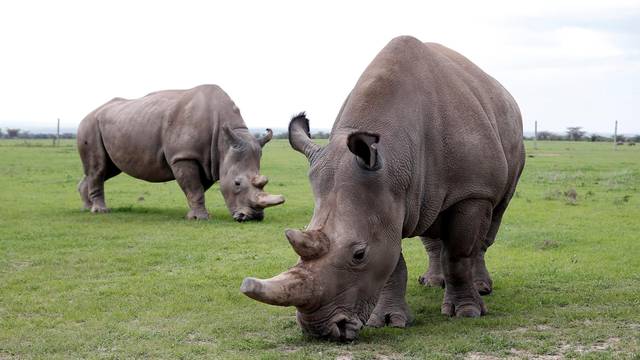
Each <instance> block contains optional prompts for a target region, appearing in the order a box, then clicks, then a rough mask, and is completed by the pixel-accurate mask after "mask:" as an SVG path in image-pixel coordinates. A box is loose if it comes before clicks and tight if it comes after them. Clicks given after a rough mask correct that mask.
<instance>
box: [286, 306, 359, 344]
mask: <svg viewBox="0 0 640 360" xmlns="http://www.w3.org/2000/svg"><path fill="white" fill-rule="evenodd" d="M298 323H299V324H300V327H301V328H302V330H303V332H304V333H305V334H307V335H308V336H311V337H313V338H317V339H327V340H332V341H338V342H349V341H353V340H355V339H356V338H357V337H358V332H359V331H360V330H361V329H362V327H363V323H362V321H360V319H358V318H357V317H352V316H347V315H345V314H338V315H336V316H334V317H333V318H332V319H331V320H329V321H327V322H310V321H307V320H306V319H305V318H304V316H301V314H300V313H298Z"/></svg>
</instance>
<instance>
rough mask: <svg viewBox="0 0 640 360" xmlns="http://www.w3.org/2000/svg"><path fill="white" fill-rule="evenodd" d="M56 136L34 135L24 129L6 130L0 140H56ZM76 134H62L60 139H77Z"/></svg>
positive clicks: (0, 133) (1, 132) (0, 130)
mask: <svg viewBox="0 0 640 360" xmlns="http://www.w3.org/2000/svg"><path fill="white" fill-rule="evenodd" d="M55 138H56V134H47V133H32V132H29V131H25V130H22V129H12V128H7V129H6V130H3V129H0V139H55ZM75 138H76V134H74V133H63V134H60V139H75Z"/></svg>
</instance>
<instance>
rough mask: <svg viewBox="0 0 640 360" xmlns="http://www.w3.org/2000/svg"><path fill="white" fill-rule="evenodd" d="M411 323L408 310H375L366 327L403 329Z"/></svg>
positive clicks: (403, 308) (400, 307) (401, 308)
mask: <svg viewBox="0 0 640 360" xmlns="http://www.w3.org/2000/svg"><path fill="white" fill-rule="evenodd" d="M412 321H413V317H412V316H411V312H410V311H409V308H408V307H407V306H406V305H404V306H399V307H398V308H397V309H375V310H374V311H373V313H372V314H371V316H370V317H369V320H368V321H367V326H370V327H376V328H378V327H383V326H390V327H397V328H405V327H407V326H409V325H410V324H411V322H412Z"/></svg>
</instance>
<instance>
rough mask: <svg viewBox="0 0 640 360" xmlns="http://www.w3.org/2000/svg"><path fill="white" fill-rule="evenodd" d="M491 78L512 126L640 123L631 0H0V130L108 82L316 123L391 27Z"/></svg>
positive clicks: (86, 104)
mask: <svg viewBox="0 0 640 360" xmlns="http://www.w3.org/2000/svg"><path fill="white" fill-rule="evenodd" d="M403 34H408V35H413V36H416V37H418V38H419V39H421V40H423V41H433V42H439V43H442V44H444V45H446V46H448V47H450V48H452V49H454V50H457V51H459V52H460V53H462V54H463V55H465V56H467V57H469V58H470V59H471V60H472V61H474V62H475V63H476V64H477V65H479V66H480V67H481V68H483V69H484V70H485V71H486V72H488V73H489V74H491V75H492V76H494V77H495V78H496V79H498V80H499V81H500V82H501V83H502V84H503V85H504V86H505V87H506V88H507V89H508V90H509V91H510V92H511V93H512V94H513V95H514V97H515V98H516V100H517V101H518V103H519V105H520V108H521V111H522V114H523V119H524V128H525V131H531V130H533V123H534V121H535V120H537V121H538V122H539V128H540V129H545V130H552V131H557V132H561V131H563V130H564V129H565V128H566V127H568V126H582V127H584V128H585V129H586V130H588V131H590V132H611V131H612V129H613V123H614V121H615V120H618V122H619V129H620V132H622V133H640V112H639V111H638V110H639V109H638V107H639V105H638V103H639V102H640V101H638V99H640V92H639V90H638V83H639V82H640V1H620V0H612V1H591V0H582V1H578V0H565V1H535V2H533V1H532V2H521V1H517V2H516V1H482V2H477V1H468V2H447V3H441V2H425V1H394V2H377V1H352V2H332V1H323V2H317V3H303V2H295V1H279V2H264V1H262V2H258V1H234V2H210V1H179V2H178V1H176V2H166V1H135V2H132V1H119V0H116V1H109V2H93V1H56V2H51V1H29V0H26V1H15V2H3V3H2V4H0V49H1V53H0V54H1V56H0V99H2V100H1V102H0V128H5V127H8V126H11V127H21V128H39V129H41V128H46V127H53V126H54V125H55V119H56V118H60V119H61V121H62V126H63V127H64V128H67V129H73V128H75V127H76V126H77V124H78V123H79V122H80V120H81V119H82V118H83V117H84V116H85V115H86V114H87V113H89V112H90V111H91V110H93V109H94V108H96V107H98V106H99V105H101V104H102V103H104V102H106V101H107V100H109V99H111V98H112V97H115V96H122V97H129V98H134V97H139V96H143V95H145V94H146V93H149V92H151V91H156V90H161V89H171V88H188V87H192V86H195V85H198V84H202V83H215V84H218V85H220V86H222V88H223V89H225V90H226V91H227V92H228V93H229V95H230V96H231V97H232V98H233V99H234V100H235V102H236V103H237V104H238V106H239V107H240V109H241V111H242V114H243V116H244V118H245V121H246V122H247V124H248V125H249V126H250V127H254V128H259V127H267V126H269V127H286V125H287V123H288V120H289V117H290V115H292V114H294V113H297V112H299V111H302V110H306V111H307V112H308V114H309V117H310V118H311V122H312V127H314V128H330V127H331V124H332V123H333V121H334V119H335V116H336V114H337V112H338V110H339V107H340V105H341V103H342V101H343V99H344V98H345V96H346V95H347V93H348V92H349V91H350V90H351V88H352V87H353V85H354V84H355V82H356V80H357V78H358V77H359V76H360V74H361V73H362V71H363V70H364V68H365V67H366V65H367V64H368V63H369V62H370V61H371V60H372V59H373V57H374V56H375V54H376V53H377V52H378V51H379V50H380V49H381V48H382V47H383V46H384V45H385V44H386V43H387V42H388V41H389V40H390V39H391V38H393V37H394V36H397V35H403Z"/></svg>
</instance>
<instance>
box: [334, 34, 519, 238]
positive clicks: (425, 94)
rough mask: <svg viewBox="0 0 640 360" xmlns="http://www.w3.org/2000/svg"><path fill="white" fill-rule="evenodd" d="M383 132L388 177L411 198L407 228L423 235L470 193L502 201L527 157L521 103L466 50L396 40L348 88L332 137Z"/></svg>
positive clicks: (406, 221) (381, 141)
mask: <svg viewBox="0 0 640 360" xmlns="http://www.w3.org/2000/svg"><path fill="white" fill-rule="evenodd" d="M354 129H355V130H365V131H372V132H376V133H379V134H380V135H381V136H380V145H379V147H380V152H381V154H384V155H386V157H385V158H384V160H385V166H386V167H387V170H386V176H387V177H388V179H387V182H388V183H390V184H392V187H394V188H395V191H396V192H397V193H399V194H401V195H402V196H404V197H405V199H406V200H405V201H406V214H405V224H404V228H405V230H403V232H404V233H405V235H407V236H408V235H419V234H421V233H422V232H424V231H426V229H427V228H428V227H429V226H430V225H431V224H432V223H433V221H435V219H436V217H437V215H438V214H439V212H440V211H442V210H444V209H446V208H447V207H449V206H450V205H452V204H454V203H455V202H457V201H460V200H462V199H464V198H484V199H489V200H490V201H492V202H493V203H494V204H497V203H498V202H500V201H501V199H502V197H503V196H504V195H505V193H506V191H507V190H508V187H509V184H510V183H511V182H512V181H511V178H513V177H515V176H517V174H518V173H519V171H520V169H521V167H522V164H523V159H524V152H523V147H522V124H521V119H520V113H519V110H518V107H517V105H516V103H515V101H514V100H513V98H512V97H511V95H509V93H508V92H507V91H506V90H505V89H504V88H503V87H502V86H501V85H500V84H499V83H498V82H497V81H496V80H495V79H493V78H491V77H490V76H489V75H487V74H486V73H484V72H483V71H482V70H481V69H480V68H478V67H477V66H475V65H474V64H473V63H471V62H470V61H469V60H467V59H466V58H465V57H463V56H462V55H460V54H458V53H456V52H454V51H453V50H450V49H447V48H445V47H444V46H442V45H438V44H430V43H427V44H425V43H422V42H420V41H419V40H417V39H415V38H413V37H407V36H404V37H399V38H396V39H394V40H392V41H391V42H390V43H389V44H388V45H387V46H386V47H385V48H384V49H383V50H382V51H381V52H380V53H379V54H378V55H377V56H376V58H375V59H374V60H373V61H372V62H371V64H370V65H369V66H368V67H367V69H366V70H365V72H364V73H363V74H362V76H361V77H360V79H359V80H358V82H357V84H356V86H355V87H354V89H353V90H352V92H351V93H350V95H349V97H348V99H347V101H346V103H345V105H344V107H343V110H342V111H341V113H340V115H339V116H338V120H337V121H336V123H335V124H334V128H333V130H332V137H333V136H334V135H333V134H335V135H336V136H337V135H339V134H343V133H348V132H350V131H353V130H354Z"/></svg>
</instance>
